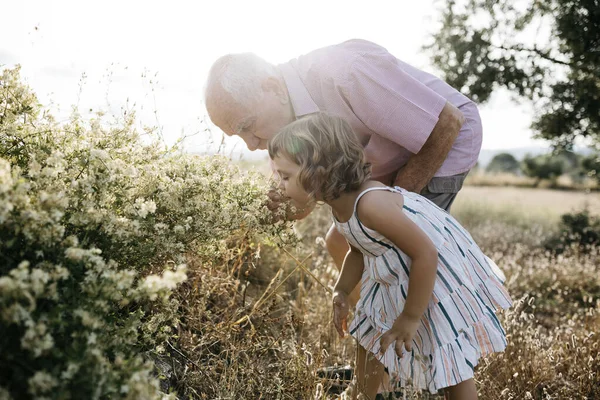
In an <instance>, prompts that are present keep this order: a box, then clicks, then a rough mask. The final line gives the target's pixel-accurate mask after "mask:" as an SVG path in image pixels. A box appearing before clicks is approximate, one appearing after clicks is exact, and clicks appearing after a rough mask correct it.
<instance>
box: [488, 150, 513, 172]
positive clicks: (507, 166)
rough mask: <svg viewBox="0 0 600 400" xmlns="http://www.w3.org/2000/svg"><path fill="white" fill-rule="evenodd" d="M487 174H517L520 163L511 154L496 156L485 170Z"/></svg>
mask: <svg viewBox="0 0 600 400" xmlns="http://www.w3.org/2000/svg"><path fill="white" fill-rule="evenodd" d="M485 170H486V171H487V172H492V173H493V172H508V173H511V174H516V173H518V172H519V170H520V166H519V162H518V161H517V159H516V158H515V157H514V156H513V155H512V154H510V153H500V154H496V155H495V156H494V158H492V161H490V163H489V164H488V166H487V167H486V169H485Z"/></svg>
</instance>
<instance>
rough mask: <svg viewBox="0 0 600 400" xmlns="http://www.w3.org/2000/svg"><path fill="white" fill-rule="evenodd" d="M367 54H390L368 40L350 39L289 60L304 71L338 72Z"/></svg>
mask: <svg viewBox="0 0 600 400" xmlns="http://www.w3.org/2000/svg"><path fill="white" fill-rule="evenodd" d="M369 55H386V56H389V55H390V54H389V53H388V52H387V50H386V49H385V48H383V47H381V46H379V45H377V44H375V43H373V42H369V41H368V40H364V39H350V40H346V41H344V42H341V43H337V44H333V45H329V46H325V47H321V48H318V49H316V50H313V51H311V52H309V53H306V54H303V55H301V56H299V57H298V58H296V59H295V60H292V61H291V62H293V63H294V64H296V66H297V68H299V69H300V70H303V71H304V72H309V71H310V72H313V73H315V72H316V73H319V72H323V73H329V74H336V73H338V74H339V73H343V72H345V71H348V69H349V68H350V67H351V66H352V64H353V63H354V61H355V60H357V59H359V58H361V57H364V56H369Z"/></svg>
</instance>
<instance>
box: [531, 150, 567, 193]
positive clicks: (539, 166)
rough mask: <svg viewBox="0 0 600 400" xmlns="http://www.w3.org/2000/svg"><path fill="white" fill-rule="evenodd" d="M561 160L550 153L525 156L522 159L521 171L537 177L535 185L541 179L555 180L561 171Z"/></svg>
mask: <svg viewBox="0 0 600 400" xmlns="http://www.w3.org/2000/svg"><path fill="white" fill-rule="evenodd" d="M563 166H564V164H563V162H562V160H560V159H559V158H557V157H553V156H552V154H544V155H541V156H536V157H531V156H529V155H527V156H525V158H524V159H523V167H522V169H523V173H525V175H527V176H529V177H532V178H537V180H536V182H535V185H536V186H537V185H538V184H539V183H540V181H541V180H542V179H550V180H552V181H553V183H554V181H555V180H556V178H558V177H559V176H560V175H561V174H562V173H563Z"/></svg>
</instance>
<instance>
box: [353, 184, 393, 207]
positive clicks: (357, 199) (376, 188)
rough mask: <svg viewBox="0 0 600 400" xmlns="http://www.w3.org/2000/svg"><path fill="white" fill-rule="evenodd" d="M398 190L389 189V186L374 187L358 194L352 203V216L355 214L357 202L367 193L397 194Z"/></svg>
mask: <svg viewBox="0 0 600 400" xmlns="http://www.w3.org/2000/svg"><path fill="white" fill-rule="evenodd" d="M398 189H399V188H394V187H390V186H374V187H370V188H368V189H365V190H363V191H362V192H360V193H359V195H358V197H356V201H355V202H354V214H356V208H357V207H358V201H359V200H360V198H361V197H363V196H364V195H365V194H367V193H368V192H371V191H373V190H387V191H389V192H396V193H399V190H398Z"/></svg>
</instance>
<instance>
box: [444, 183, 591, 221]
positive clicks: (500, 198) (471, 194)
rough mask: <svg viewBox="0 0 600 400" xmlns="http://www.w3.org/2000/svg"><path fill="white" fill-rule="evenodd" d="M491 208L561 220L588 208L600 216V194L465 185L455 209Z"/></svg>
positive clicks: (457, 199)
mask: <svg viewBox="0 0 600 400" xmlns="http://www.w3.org/2000/svg"><path fill="white" fill-rule="evenodd" d="M478 206H479V207H490V208H492V209H494V210H502V209H504V210H511V211H512V212H514V213H520V214H528V215H531V214H533V215H535V216H539V217H549V218H558V216H560V214H564V213H568V212H573V211H580V210H581V209H583V208H584V207H587V208H588V209H589V211H590V213H592V214H596V215H598V214H600V192H576V191H564V190H551V189H533V188H517V187H493V186H465V187H463V189H462V190H461V192H460V194H459V195H458V197H457V198H456V201H455V203H454V206H453V207H454V208H455V209H459V210H462V209H466V208H469V207H478Z"/></svg>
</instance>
